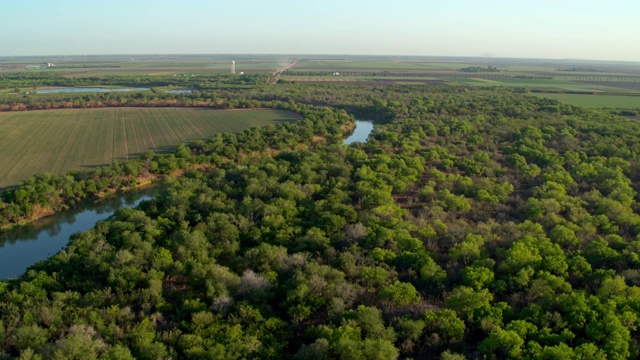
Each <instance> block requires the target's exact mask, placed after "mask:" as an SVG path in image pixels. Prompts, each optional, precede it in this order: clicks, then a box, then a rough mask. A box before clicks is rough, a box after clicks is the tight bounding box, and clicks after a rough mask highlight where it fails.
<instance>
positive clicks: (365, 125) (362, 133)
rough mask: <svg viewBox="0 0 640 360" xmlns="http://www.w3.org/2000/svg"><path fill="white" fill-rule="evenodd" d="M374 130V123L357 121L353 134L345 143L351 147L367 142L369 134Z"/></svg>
mask: <svg viewBox="0 0 640 360" xmlns="http://www.w3.org/2000/svg"><path fill="white" fill-rule="evenodd" d="M372 130H373V121H369V120H356V128H355V130H353V134H351V136H349V137H348V138H346V139H344V143H345V144H347V145H351V144H353V143H354V142H366V141H367V138H368V137H369V134H371V131H372Z"/></svg>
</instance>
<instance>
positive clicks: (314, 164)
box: [0, 85, 640, 360]
mask: <svg viewBox="0 0 640 360" xmlns="http://www.w3.org/2000/svg"><path fill="white" fill-rule="evenodd" d="M196 96H210V97H211V98H214V97H215V98H216V99H227V100H225V101H235V102H236V103H237V101H238V99H239V98H241V97H244V98H246V99H247V101H253V102H254V103H255V104H259V105H260V106H265V105H266V106H271V107H279V108H286V109H288V110H292V111H295V112H298V113H300V114H301V115H302V116H303V119H302V120H300V121H298V122H296V123H293V124H282V125H278V126H271V127H267V128H253V129H250V130H247V131H245V132H243V133H239V134H222V135H218V136H216V137H214V138H212V139H211V140H209V141H206V142H205V141H202V142H197V143H194V144H191V145H189V146H182V147H180V149H179V150H177V151H176V152H175V153H173V154H169V155H155V157H154V156H149V155H147V156H146V157H145V158H144V159H142V160H140V161H139V162H134V164H136V167H135V168H134V169H135V171H134V170H129V171H128V172H127V171H124V170H122V168H121V170H120V171H121V176H122V177H126V176H131V175H135V174H137V173H138V171H141V170H140V169H151V171H154V170H153V169H156V170H155V171H161V170H162V169H164V168H163V166H165V167H167V169H168V170H166V171H165V172H170V170H175V169H182V170H183V175H182V176H180V177H175V178H170V180H169V181H168V184H167V185H166V188H165V189H164V190H162V191H161V193H160V195H158V196H157V197H156V198H155V199H154V200H152V201H147V202H144V203H143V204H142V205H141V206H140V207H139V208H138V209H124V210H120V211H118V212H117V213H116V215H114V216H113V217H112V218H111V219H109V220H107V221H103V222H100V223H99V224H97V225H96V227H95V228H94V229H93V230H90V231H88V232H86V233H82V234H76V235H74V236H73V238H72V240H71V242H70V244H69V246H68V247H67V248H66V249H65V250H63V251H61V252H60V253H58V254H56V255H55V256H53V257H52V258H51V259H49V260H47V261H43V262H41V263H39V264H37V265H35V266H33V267H32V268H31V269H30V270H29V271H28V273H27V274H25V275H24V276H23V277H22V278H20V279H17V280H12V281H6V282H3V283H0V348H1V351H3V352H4V353H3V354H4V355H5V356H6V357H21V358H24V359H30V358H38V357H43V358H54V359H96V358H99V359H131V358H138V359H164V358H171V357H172V358H189V359H243V358H249V359H250V358H260V359H262V358H264V359H268V358H271V359H281V358H296V359H330V358H340V359H367V360H372V359H396V358H416V359H417V358H442V359H464V358H468V359H473V358H486V359H496V358H500V359H503V358H513V359H520V358H525V359H626V358H637V357H638V356H640V349H639V345H640V344H638V338H639V337H638V335H639V334H638V329H637V326H638V323H639V316H640V287H638V286H640V271H639V270H638V269H639V268H640V237H638V234H639V233H640V215H639V214H638V210H639V205H638V190H639V187H640V179H639V176H640V175H639V174H640V171H639V161H640V160H638V157H637V155H638V154H639V153H640V126H639V124H638V123H637V120H634V119H630V118H624V117H620V116H617V115H612V114H611V113H608V112H604V111H598V112H597V111H587V110H582V109H579V108H575V107H572V106H569V105H563V104H560V103H558V102H555V101H550V100H545V99H538V98H533V97H528V96H525V95H522V94H518V93H514V92H510V91H507V90H500V89H494V90H483V89H475V90H471V89H465V88H451V87H442V88H438V87H411V86H409V87H403V86H396V87H366V86H359V87H348V86H333V87H327V86H311V85H309V86H296V85H281V86H278V87H273V89H272V90H264V91H254V90H247V91H243V90H237V91H233V92H228V93H223V92H221V93H217V94H213V95H206V94H198V95H196ZM305 104H307V105H305ZM308 104H315V105H308ZM320 105H328V106H330V107H324V106H320ZM345 109H346V110H347V111H348V112H351V113H355V114H358V115H366V116H367V117H372V116H375V117H377V119H378V122H377V124H376V127H375V129H374V131H373V133H372V134H371V136H370V138H369V140H368V141H367V142H366V143H359V144H355V145H351V146H347V145H344V144H343V137H344V135H345V131H346V129H347V128H348V125H349V124H350V123H351V121H352V120H353V117H352V116H351V115H348V112H347V111H345ZM153 162H155V165H153ZM205 165H206V166H205ZM129 166H131V165H129ZM154 166H155V168H154ZM112 168H113V167H112ZM116 168H118V167H116ZM158 169H160V170H158ZM116 170H117V169H116ZM116 170H113V171H116ZM116 172H117V171H116ZM56 179H58V180H59V178H57V177H39V178H36V179H32V180H30V182H29V183H28V184H27V185H28V186H30V187H27V188H22V189H18V190H14V191H11V192H8V195H7V196H5V201H6V202H7V204H6V205H5V208H7V207H14V210H16V211H18V210H20V209H21V207H22V206H29V204H31V206H33V204H37V203H38V201H40V202H44V203H46V202H47V201H50V199H52V198H54V197H55V196H50V197H38V196H35V194H37V193H38V191H39V190H38V189H43V188H46V189H47V191H49V193H48V194H49V195H52V194H53V195H55V194H62V193H64V191H63V190H60V189H61V188H60V186H59V184H62V183H64V182H60V181H58V180H56ZM67 180H68V182H69V183H71V184H75V183H76V182H78V181H88V180H87V179H82V180H81V179H80V178H77V179H74V178H67ZM56 181H58V182H56ZM44 184H47V186H45V185H44ZM98 184H100V183H99V182H98ZM107 185H108V184H107ZM107 185H105V186H107ZM119 185H120V183H118V186H119ZM39 186H40V187H39ZM71 189H73V186H71ZM20 191H23V192H20ZM18 193H20V194H22V195H24V197H21V198H20V199H18V198H17V197H16V196H17V194H18ZM29 194H33V195H34V196H27V195H29ZM67 194H68V192H67ZM22 195H21V196H22ZM12 196H13V197H12ZM19 200H23V201H24V203H18V201H19ZM16 207H17V208H16ZM23 210H24V211H27V210H28V209H26V208H25V209H22V210H20V211H23ZM4 216H5V218H6V214H4Z"/></svg>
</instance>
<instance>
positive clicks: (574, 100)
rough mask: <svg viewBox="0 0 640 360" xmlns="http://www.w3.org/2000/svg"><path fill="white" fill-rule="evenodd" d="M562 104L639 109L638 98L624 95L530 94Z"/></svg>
mask: <svg viewBox="0 0 640 360" xmlns="http://www.w3.org/2000/svg"><path fill="white" fill-rule="evenodd" d="M531 95H534V96H537V97H541V98H548V99H554V100H558V101H561V102H563V103H567V104H571V105H576V106H582V107H585V108H621V109H640V97H638V96H624V95H590V94H584V95H583V94H531Z"/></svg>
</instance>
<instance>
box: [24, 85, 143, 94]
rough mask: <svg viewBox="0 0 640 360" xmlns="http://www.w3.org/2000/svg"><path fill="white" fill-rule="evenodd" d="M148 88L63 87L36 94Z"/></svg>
mask: <svg viewBox="0 0 640 360" xmlns="http://www.w3.org/2000/svg"><path fill="white" fill-rule="evenodd" d="M145 90H150V89H149V88H145V87H141V88H113V89H110V88H90V87H65V88H55V89H42V90H36V93H37V94H55V93H85V92H124V91H145Z"/></svg>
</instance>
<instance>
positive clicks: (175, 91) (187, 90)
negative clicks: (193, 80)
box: [164, 89, 193, 94]
mask: <svg viewBox="0 0 640 360" xmlns="http://www.w3.org/2000/svg"><path fill="white" fill-rule="evenodd" d="M164 92H166V93H167V94H191V93H192V92H193V90H189V89H180V90H165V91H164Z"/></svg>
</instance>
